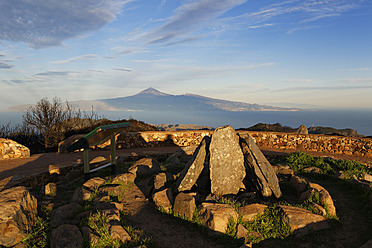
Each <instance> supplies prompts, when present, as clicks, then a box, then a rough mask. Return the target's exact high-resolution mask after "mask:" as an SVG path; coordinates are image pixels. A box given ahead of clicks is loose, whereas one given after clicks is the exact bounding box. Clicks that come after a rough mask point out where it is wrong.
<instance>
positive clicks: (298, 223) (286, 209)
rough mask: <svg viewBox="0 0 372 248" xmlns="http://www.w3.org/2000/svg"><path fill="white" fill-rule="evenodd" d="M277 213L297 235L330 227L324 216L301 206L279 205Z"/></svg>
mask: <svg viewBox="0 0 372 248" xmlns="http://www.w3.org/2000/svg"><path fill="white" fill-rule="evenodd" d="M277 214H278V215H279V216H280V217H281V218H282V220H283V221H284V223H286V224H288V225H289V226H290V228H291V232H292V233H294V234H295V235H298V236H302V235H305V234H307V233H309V232H311V231H318V230H322V229H326V228H329V227H330V224H329V222H328V220H327V219H326V218H325V217H323V216H320V215H317V214H313V213H312V212H310V211H308V210H305V209H302V208H297V207H293V206H283V205H279V207H278V209H277Z"/></svg>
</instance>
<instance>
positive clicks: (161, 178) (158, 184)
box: [154, 172, 175, 191]
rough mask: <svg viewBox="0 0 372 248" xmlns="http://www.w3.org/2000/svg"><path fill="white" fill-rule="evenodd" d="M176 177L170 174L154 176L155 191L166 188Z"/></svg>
mask: <svg viewBox="0 0 372 248" xmlns="http://www.w3.org/2000/svg"><path fill="white" fill-rule="evenodd" d="M174 180H175V176H174V175H173V174H172V173H169V172H165V173H164V172H163V173H159V174H156V175H155V176H154V191H159V190H162V189H164V188H165V185H166V183H168V182H174Z"/></svg>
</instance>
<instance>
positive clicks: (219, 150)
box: [209, 126, 245, 195]
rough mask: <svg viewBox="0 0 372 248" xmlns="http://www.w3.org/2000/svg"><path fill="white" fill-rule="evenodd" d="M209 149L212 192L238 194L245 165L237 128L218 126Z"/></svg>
mask: <svg viewBox="0 0 372 248" xmlns="http://www.w3.org/2000/svg"><path fill="white" fill-rule="evenodd" d="M209 151H210V160H209V161H210V162H209V169H210V179H211V193H212V194H216V195H227V194H237V193H238V192H239V189H240V188H241V186H242V181H243V179H244V178H245V167H244V156H243V153H242V150H241V148H240V146H239V137H238V136H237V134H236V132H235V130H234V129H233V128H232V127H231V126H224V127H219V128H217V129H216V130H215V131H214V133H213V134H212V140H211V144H210V147H209Z"/></svg>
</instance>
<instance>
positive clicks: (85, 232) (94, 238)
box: [81, 226, 98, 244]
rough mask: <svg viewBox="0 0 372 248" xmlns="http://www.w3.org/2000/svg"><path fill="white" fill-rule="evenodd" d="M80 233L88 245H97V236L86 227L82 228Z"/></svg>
mask: <svg viewBox="0 0 372 248" xmlns="http://www.w3.org/2000/svg"><path fill="white" fill-rule="evenodd" d="M81 232H82V233H83V237H84V238H86V239H87V240H88V241H89V242H90V243H92V244H95V243H97V240H98V236H97V235H95V234H94V232H93V231H92V229H90V228H89V227H87V226H83V227H82V228H81Z"/></svg>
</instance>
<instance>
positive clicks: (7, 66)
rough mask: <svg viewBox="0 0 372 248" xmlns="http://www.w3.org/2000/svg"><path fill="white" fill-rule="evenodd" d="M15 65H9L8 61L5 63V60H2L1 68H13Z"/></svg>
mask: <svg viewBox="0 0 372 248" xmlns="http://www.w3.org/2000/svg"><path fill="white" fill-rule="evenodd" d="M13 67H14V65H9V64H7V63H4V62H1V61H0V69H10V68H13Z"/></svg>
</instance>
